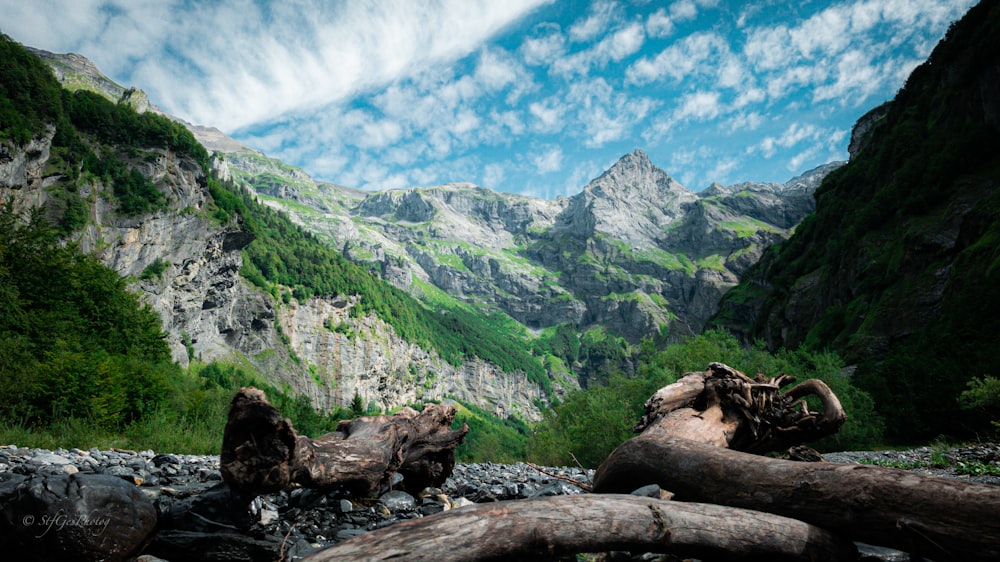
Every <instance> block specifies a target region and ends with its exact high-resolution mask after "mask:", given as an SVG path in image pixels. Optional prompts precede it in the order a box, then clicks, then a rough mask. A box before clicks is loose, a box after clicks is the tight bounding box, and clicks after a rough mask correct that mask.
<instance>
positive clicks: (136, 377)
mask: <svg viewBox="0 0 1000 562" xmlns="http://www.w3.org/2000/svg"><path fill="white" fill-rule="evenodd" d="M247 385H254V386H257V387H259V388H262V389H264V390H265V391H266V392H267V395H268V398H269V399H270V400H271V402H272V403H274V404H275V405H276V406H277V407H278V408H279V409H280V410H281V411H282V413H283V414H284V415H285V416H287V417H289V418H291V419H292V421H293V423H294V424H295V427H296V428H297V429H298V430H299V431H300V432H303V433H306V434H309V435H319V434H322V433H325V432H327V431H331V430H333V429H334V428H335V427H336V423H337V421H339V420H340V419H342V418H344V417H349V416H348V415H347V413H346V412H343V411H336V412H331V413H329V414H327V415H321V414H318V413H317V412H316V411H315V410H314V409H313V407H312V405H311V404H310V403H309V402H308V400H306V399H305V398H304V397H302V396H297V397H292V395H291V394H290V393H288V392H286V391H284V390H282V389H279V388H276V387H274V386H273V385H270V384H268V383H267V382H266V381H265V380H264V379H263V377H261V376H260V375H258V374H256V373H254V372H253V371H252V370H250V369H247V368H243V367H238V366H234V365H221V364H216V363H212V364H209V365H201V364H193V365H192V366H191V368H190V369H188V370H187V371H184V370H182V369H181V368H180V367H178V366H177V364H176V363H174V362H173V361H172V360H171V357H170V350H169V348H168V347H167V344H166V341H165V339H164V333H163V331H162V328H161V323H160V318H159V316H158V315H157V314H156V313H155V312H153V311H152V310H151V309H150V308H149V306H148V305H145V304H143V303H142V302H141V300H140V298H139V296H138V295H136V294H135V293H133V292H131V291H129V290H128V288H127V282H126V280H125V279H122V278H121V277H119V276H118V274H117V273H115V272H114V271H113V270H111V269H108V268H107V267H105V266H103V265H101V263H100V262H99V261H98V260H97V258H96V257H94V256H92V255H90V254H84V253H81V252H80V251H79V250H78V249H77V248H76V247H75V246H74V245H73V244H68V245H63V243H62V242H61V239H60V236H59V232H58V231H57V230H56V229H55V228H53V227H52V226H51V225H50V224H49V223H48V221H47V220H46V219H45V218H44V217H43V216H42V214H41V212H40V211H35V212H34V213H33V214H32V216H31V218H30V220H29V221H27V222H24V221H22V220H21V218H20V217H19V216H18V214H17V213H14V212H13V211H12V210H11V209H10V208H9V207H8V206H7V205H4V206H3V207H2V208H0V419H2V420H3V422H2V423H0V442H7V443H15V442H16V443H18V444H20V445H26V446H39V447H89V446H103V447H110V446H117V447H138V448H155V449H157V450H168V451H173V452H177V453H185V452H187V453H203V454H208V453H217V452H218V451H219V447H220V446H221V443H222V430H223V427H224V426H225V423H226V411H227V408H228V406H229V401H230V399H231V398H232V395H233V393H234V392H235V391H236V390H237V389H239V388H240V387H241V386H247Z"/></svg>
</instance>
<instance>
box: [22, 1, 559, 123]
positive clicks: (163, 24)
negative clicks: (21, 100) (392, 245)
mask: <svg viewBox="0 0 1000 562" xmlns="http://www.w3.org/2000/svg"><path fill="white" fill-rule="evenodd" d="M542 1H543V0H505V1H504V2H495V1H493V0H475V1H470V0H445V1H441V2H433V3H431V2H416V1H409V0H394V1H393V0H386V1H384V2H376V3H361V2H346V3H330V2H324V1H319V0H313V1H309V2H296V3H290V2H289V3H285V2H279V3H269V4H267V5H266V6H264V5H261V4H258V3H254V2H239V3H196V4H191V3H187V2H180V1H179V0H178V1H174V2H171V1H170V0H163V1H156V2H112V1H103V2H90V3H87V2H80V1H79V0H63V1H62V2H44V3H38V4H44V7H35V8H34V11H32V12H31V13H32V14H39V13H40V14H44V16H43V17H44V20H45V25H40V26H39V31H38V32H37V33H33V35H31V38H37V39H38V40H37V42H36V44H37V45H38V46H41V47H42V48H47V47H48V48H52V49H54V50H57V51H66V50H73V51H78V52H84V53H86V55H87V56H88V57H89V58H91V59H92V60H94V61H95V63H97V64H98V65H99V67H100V68H101V69H102V70H104V71H105V72H106V73H108V74H109V75H111V76H112V77H113V78H116V79H118V80H121V81H123V82H125V83H126V85H130V84H133V83H135V84H141V85H142V87H143V88H144V89H146V90H147V91H148V92H149V93H150V94H151V98H152V101H153V103H156V104H157V105H160V106H161V107H163V108H164V109H166V110H168V111H170V112H171V113H174V114H176V115H179V116H181V117H184V118H185V119H188V120H190V121H192V122H195V123H208V124H212V125H214V126H217V127H219V128H221V129H223V130H224V131H228V132H234V131H236V130H238V129H240V128H242V127H246V126H248V125H251V124H254V123H259V122H262V121H266V120H271V119H274V117H275V116H277V115H282V114H287V113H291V112H300V111H306V110H313V109H316V108H318V107H322V106H324V105H327V104H329V103H331V102H336V101H338V100H344V99H346V98H347V97H348V96H351V95H354V94H356V93H358V92H361V91H364V90H366V89H369V88H372V87H375V86H378V85H382V84H386V83H389V82H391V81H393V80H398V79H400V78H403V77H405V76H406V75H407V74H408V73H410V72H413V71H414V70H420V69H424V68H427V67H428V66H429V65H431V64H432V63H434V62H438V61H444V60H454V59H456V58H458V57H462V56H465V55H467V54H468V53H470V52H472V51H473V50H474V49H476V48H478V47H479V46H480V45H482V44H483V42H484V41H485V40H487V39H489V38H490V37H491V36H492V35H494V34H495V33H496V32H498V31H500V30H501V29H502V28H504V27H505V26H506V25H508V24H509V23H511V22H513V21H515V20H517V19H518V18H520V17H522V16H523V15H524V14H526V13H528V12H529V11H531V10H533V9H534V8H536V7H537V6H538V5H539V4H540V3H542ZM26 4H36V3H34V2H32V3H26ZM25 10H26V11H27V10H28V9H27V8H25ZM5 17H6V16H5ZM26 17H27V16H26ZM36 17H37V16H36ZM28 19H29V20H30V18H28ZM68 26H73V32H72V33H68V32H66V33H65V36H66V37H76V38H77V39H76V40H75V41H73V42H69V41H66V40H62V41H60V40H58V39H52V38H53V37H55V38H58V36H59V33H60V30H63V27H66V29H70V28H69V27H68ZM79 29H87V30H90V32H89V34H86V35H83V36H81V34H80V32H79ZM442 29H446V30H448V32H447V33H440V32H439V30H442ZM43 30H44V32H46V33H48V34H49V35H47V36H42V31H43ZM63 31H64V32H65V31H66V30H63ZM43 37H49V39H43ZM24 40H29V39H24ZM168 46H170V50H168V49H167V48H168ZM177 46H183V48H182V49H178V48H177Z"/></svg>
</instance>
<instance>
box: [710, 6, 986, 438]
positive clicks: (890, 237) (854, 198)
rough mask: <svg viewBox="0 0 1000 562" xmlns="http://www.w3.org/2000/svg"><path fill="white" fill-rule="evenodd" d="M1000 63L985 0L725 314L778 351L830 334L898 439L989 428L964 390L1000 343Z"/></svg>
mask: <svg viewBox="0 0 1000 562" xmlns="http://www.w3.org/2000/svg"><path fill="white" fill-rule="evenodd" d="M998 68H1000V6H998V5H997V4H996V3H994V2H983V3H980V4H979V5H977V6H976V7H974V8H972V10H971V11H970V12H969V13H968V14H967V15H966V16H965V17H964V18H963V19H962V20H960V21H959V22H957V23H956V24H954V25H953V26H952V28H951V29H950V30H949V32H948V34H947V36H946V37H945V39H944V40H943V41H942V42H941V43H940V44H939V45H938V47H937V48H936V49H935V50H934V52H933V53H932V55H931V57H930V59H929V60H928V61H927V62H926V63H924V64H922V65H920V66H919V67H917V68H916V69H915V70H914V72H913V73H912V75H911V76H910V78H909V79H908V80H907V82H906V85H905V87H904V88H902V89H901V90H900V91H899V93H898V94H897V96H896V98H895V99H894V100H893V101H892V102H891V104H890V105H889V106H888V108H887V112H886V113H885V115H884V117H883V118H881V119H880V121H879V122H878V123H877V124H876V125H875V126H874V129H873V131H872V132H871V135H870V138H869V139H868V140H867V141H866V143H865V145H864V148H862V149H861V150H860V152H859V153H857V154H855V155H854V157H853V158H852V160H851V162H850V163H848V164H847V165H845V166H844V167H842V168H840V169H839V170H837V171H835V172H833V173H831V174H830V175H829V176H828V177H827V178H826V180H825V181H824V183H823V184H822V186H821V187H820V188H819V189H818V190H817V192H816V200H817V205H816V211H815V213H814V214H813V215H811V216H810V217H808V218H806V219H805V220H804V221H803V222H802V223H801V224H800V225H799V226H798V227H797V229H796V232H795V235H794V236H792V237H791V238H790V239H789V240H788V241H787V242H785V243H783V244H780V245H778V246H776V247H772V248H771V249H770V250H769V252H767V254H766V255H765V257H764V258H763V259H762V260H761V262H759V263H758V264H757V265H756V266H755V267H754V268H753V269H752V270H751V271H749V272H748V273H747V274H746V275H745V276H744V277H743V279H744V281H743V283H742V284H741V286H740V287H738V288H736V289H734V290H733V291H731V292H730V293H729V294H728V295H727V296H726V298H725V299H724V301H723V303H722V305H721V311H720V314H719V316H718V317H717V319H716V324H717V325H721V326H726V327H730V328H732V329H744V330H746V333H747V334H748V335H749V336H750V337H760V338H765V339H766V340H767V341H768V343H769V344H770V345H771V346H772V348H779V347H782V346H795V345H798V344H799V343H806V344H808V345H810V346H813V347H816V348H819V347H829V348H830V349H833V350H835V351H837V352H838V353H840V354H841V355H842V356H843V357H844V358H845V359H846V360H847V361H849V362H851V363H856V364H857V366H858V368H857V371H856V375H855V383H856V384H857V385H858V386H859V387H861V388H864V389H865V390H866V391H868V392H869V393H871V395H872V397H873V398H874V399H875V402H876V404H877V405H878V408H879V411H880V412H881V413H882V415H883V416H884V417H885V418H886V421H887V424H888V430H889V436H890V437H891V438H892V439H895V440H898V441H901V442H912V441H914V440H926V439H928V438H934V437H936V436H937V435H940V434H948V435H954V436H970V435H973V434H975V433H977V432H981V431H983V430H985V429H987V427H988V426H985V425H983V423H982V420H975V419H973V417H970V416H968V415H964V412H963V411H962V410H961V409H960V407H959V402H958V400H957V399H958V396H959V394H960V393H961V392H962V391H963V390H964V389H965V388H966V384H967V382H968V381H969V380H970V378H972V377H979V376H984V375H987V376H988V375H994V374H996V368H995V360H996V357H997V356H998V355H1000V338H997V333H1000V292H997V290H996V287H998V286H1000V190H998V187H1000V152H998V151H997V150H996V147H997V146H1000V123H998V121H997V117H996V116H997V112H998V111H1000V106H998V104H997V100H998V99H1000V97H998V96H997V94H996V92H997V91H998V88H1000V80H998V79H997V75H998V74H997V69H998ZM751 308H752V309H754V311H755V312H753V313H752V316H751V315H748V314H747V313H748V311H749V309H751ZM751 317H752V318H755V319H756V323H755V324H754V325H753V326H747V325H743V326H741V325H740V323H741V322H746V321H747V320H749V318H751Z"/></svg>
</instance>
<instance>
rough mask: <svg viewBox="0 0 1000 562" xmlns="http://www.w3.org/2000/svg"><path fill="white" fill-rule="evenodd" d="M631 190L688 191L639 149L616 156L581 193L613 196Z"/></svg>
mask: <svg viewBox="0 0 1000 562" xmlns="http://www.w3.org/2000/svg"><path fill="white" fill-rule="evenodd" d="M631 189H638V190H639V191H643V192H661V191H664V190H666V191H674V192H678V191H680V192H688V189H687V188H686V187H684V186H683V185H681V184H680V183H679V182H678V181H677V180H675V179H674V178H673V177H671V176H670V174H668V173H667V172H665V171H663V170H662V169H660V168H658V167H657V166H656V165H654V164H653V162H652V161H651V160H650V159H649V156H648V155H647V154H646V152H645V151H643V150H642V149H639V148H637V149H635V150H633V151H632V152H630V153H628V154H626V155H624V156H622V157H621V158H619V159H618V161H617V162H615V163H614V164H613V165H612V166H611V167H610V168H608V169H607V171H605V172H604V173H603V174H601V175H600V176H598V177H597V178H596V179H594V180H593V181H591V182H590V183H589V184H587V186H586V187H585V188H584V192H588V193H592V194H594V195H596V196H601V195H605V196H612V195H614V194H615V193H618V192H621V191H625V190H631Z"/></svg>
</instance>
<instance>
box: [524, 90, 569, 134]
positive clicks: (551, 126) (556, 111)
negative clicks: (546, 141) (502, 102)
mask: <svg viewBox="0 0 1000 562" xmlns="http://www.w3.org/2000/svg"><path fill="white" fill-rule="evenodd" d="M566 109H567V108H566V107H565V105H564V104H563V103H562V102H560V101H559V100H557V99H555V98H550V99H547V100H542V101H540V102H533V103H531V104H530V105H529V106H528V112H529V113H531V115H532V116H533V117H534V118H535V124H534V130H535V131H537V132H540V133H556V132H559V131H561V130H562V128H563V116H564V115H565V113H566Z"/></svg>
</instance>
